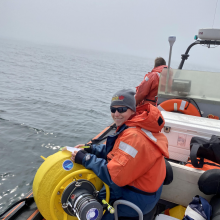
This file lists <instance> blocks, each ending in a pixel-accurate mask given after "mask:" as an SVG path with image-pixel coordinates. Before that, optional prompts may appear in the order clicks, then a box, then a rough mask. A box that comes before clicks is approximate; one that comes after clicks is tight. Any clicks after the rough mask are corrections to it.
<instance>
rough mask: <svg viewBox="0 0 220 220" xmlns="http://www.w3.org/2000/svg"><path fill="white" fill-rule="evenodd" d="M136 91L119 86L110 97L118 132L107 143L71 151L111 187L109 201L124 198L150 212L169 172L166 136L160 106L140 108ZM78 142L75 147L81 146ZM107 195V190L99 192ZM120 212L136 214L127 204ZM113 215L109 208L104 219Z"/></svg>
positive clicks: (112, 217) (109, 219) (126, 215)
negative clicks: (166, 162)
mask: <svg viewBox="0 0 220 220" xmlns="http://www.w3.org/2000/svg"><path fill="white" fill-rule="evenodd" d="M134 95H135V92H133V91H132V90H130V89H129V90H125V89H124V90H120V91H118V92H116V93H115V94H114V95H113V97H112V100H111V104H110V110H111V116H112V118H113V120H114V122H115V124H116V126H117V130H116V132H115V134H113V135H110V136H108V137H107V141H106V144H100V145H96V144H93V145H92V146H91V147H90V148H85V150H79V151H75V152H73V153H72V157H71V160H73V161H75V162H76V163H79V164H82V165H83V166H84V167H85V168H87V169H91V170H93V172H94V173H95V174H96V175H97V176H98V177H99V178H100V179H101V180H102V181H103V182H105V183H106V184H107V185H108V186H109V187H110V192H111V194H110V204H112V203H113V202H114V201H115V200H118V199H124V200H126V201H130V202H132V203H134V204H135V205H137V206H138V207H139V208H140V209H141V210H142V212H143V213H144V215H147V214H148V213H149V212H150V211H151V210H152V209H153V208H154V207H155V205H156V203H157V202H158V200H159V198H160V195H161V192H162V187H163V182H164V179H165V176H166V165H165V159H164V157H169V153H168V142H167V138H166V136H165V135H164V134H162V133H161V132H160V131H161V129H162V128H163V126H164V123H165V122H164V119H163V116H162V114H161V112H160V110H159V109H158V108H156V107H155V106H153V105H151V104H149V103H148V104H146V106H145V110H144V111H142V112H141V111H137V112H136V106H135V98H134ZM80 146H82V144H81V145H77V146H76V147H77V148H78V147H80ZM99 198H100V199H103V198H105V190H104V189H102V190H100V192H99ZM118 215H119V216H123V217H128V216H130V217H136V216H137V213H136V212H135V211H134V210H132V209H131V208H129V207H128V206H124V205H120V206H119V207H118ZM111 219H114V216H113V215H111V214H110V213H109V212H106V213H105V215H104V216H103V218H102V220H111Z"/></svg>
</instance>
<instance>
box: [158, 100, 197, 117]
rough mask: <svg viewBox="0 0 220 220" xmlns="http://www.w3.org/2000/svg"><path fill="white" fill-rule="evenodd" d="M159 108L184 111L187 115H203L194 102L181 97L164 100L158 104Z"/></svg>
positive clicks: (161, 109) (169, 110)
mask: <svg viewBox="0 0 220 220" xmlns="http://www.w3.org/2000/svg"><path fill="white" fill-rule="evenodd" d="M158 109H159V110H160V111H168V112H182V113H183V114H186V115H194V116H198V117H201V115H200V113H199V111H198V109H197V108H196V107H195V106H194V105H193V104H191V103H189V102H187V101H185V100H181V99H170V100H167V101H164V102H162V103H161V104H160V105H159V106H158Z"/></svg>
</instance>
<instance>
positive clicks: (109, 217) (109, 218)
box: [99, 185, 163, 220]
mask: <svg viewBox="0 0 220 220" xmlns="http://www.w3.org/2000/svg"><path fill="white" fill-rule="evenodd" d="M162 188H163V185H161V186H160V188H159V189H158V190H157V192H156V194H155V195H150V196H149V195H143V194H140V193H136V192H133V191H131V190H129V189H126V188H119V189H120V190H119V189H117V192H115V191H113V190H112V189H110V204H111V205H113V203H114V201H116V200H118V199H123V200H126V201H129V202H132V203H134V204H135V205H136V206H138V207H139V208H140V209H141V211H142V212H143V214H144V215H146V214H147V213H149V212H151V211H152V210H153V208H154V207H155V206H156V204H157V202H158V201H159V199H160V195H161V192H162ZM99 198H100V199H105V187H103V188H102V189H101V190H100V193H99ZM118 216H119V217H121V216H123V217H136V216H138V213H137V212H136V211H135V210H134V209H132V208H130V207H129V206H126V205H121V204H120V205H118ZM102 220H114V214H110V213H109V212H108V211H106V212H105V214H104V215H103V217H102Z"/></svg>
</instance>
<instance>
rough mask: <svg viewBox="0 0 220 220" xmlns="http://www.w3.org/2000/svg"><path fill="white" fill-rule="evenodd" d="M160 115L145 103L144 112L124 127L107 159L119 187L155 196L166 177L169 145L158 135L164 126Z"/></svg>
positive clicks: (113, 179) (112, 177) (112, 175)
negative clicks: (128, 186)
mask: <svg viewBox="0 0 220 220" xmlns="http://www.w3.org/2000/svg"><path fill="white" fill-rule="evenodd" d="M164 123H165V122H164V119H163V116H162V115H161V113H160V111H159V110H158V109H157V108H156V107H154V106H153V105H151V104H149V103H148V106H147V105H146V111H143V112H142V113H140V114H136V115H135V116H134V117H132V118H131V119H130V120H127V121H126V122H125V124H126V125H127V126H128V127H129V128H128V129H126V130H124V131H123V132H122V133H120V134H119V136H118V138H117V139H116V141H115V144H114V147H113V149H112V151H111V152H109V154H108V155H107V159H108V165H107V167H108V171H109V174H110V176H111V179H112V181H113V182H114V183H115V184H117V185H118V186H121V187H122V186H126V185H130V186H134V187H136V188H138V189H140V190H142V191H145V192H149V193H151V192H156V191H157V190H158V188H159V187H160V186H161V185H162V183H163V181H164V179H165V176H166V165H165V160H164V156H165V157H169V153H168V141H167V138H166V136H165V135H164V134H162V133H160V131H161V129H162V128H163V126H164Z"/></svg>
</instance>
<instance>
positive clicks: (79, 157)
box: [75, 150, 87, 164]
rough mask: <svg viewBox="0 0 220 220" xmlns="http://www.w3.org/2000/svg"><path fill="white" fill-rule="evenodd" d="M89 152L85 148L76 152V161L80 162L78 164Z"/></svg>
mask: <svg viewBox="0 0 220 220" xmlns="http://www.w3.org/2000/svg"><path fill="white" fill-rule="evenodd" d="M86 154H87V152H86V151H84V150H79V151H78V152H77V154H76V157H75V162H76V163H78V164H82V160H83V158H84V157H85V155H86Z"/></svg>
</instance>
